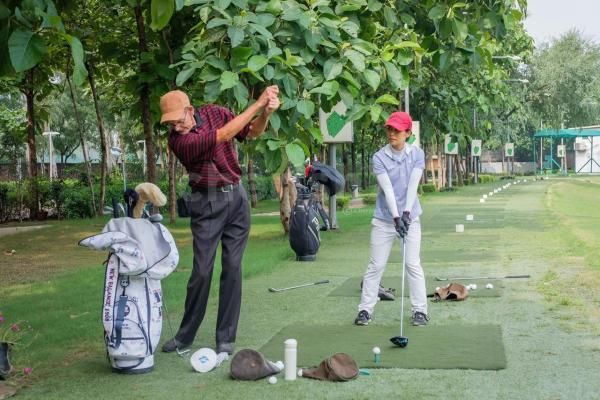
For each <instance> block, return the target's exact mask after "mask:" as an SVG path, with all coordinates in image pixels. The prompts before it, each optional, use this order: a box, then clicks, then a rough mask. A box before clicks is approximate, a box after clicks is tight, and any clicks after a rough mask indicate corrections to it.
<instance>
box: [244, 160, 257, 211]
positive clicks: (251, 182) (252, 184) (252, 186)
mask: <svg viewBox="0 0 600 400" xmlns="http://www.w3.org/2000/svg"><path fill="white" fill-rule="evenodd" d="M247 170H248V171H247V172H246V173H247V174H248V189H249V190H250V206H251V207H252V208H256V206H257V205H258V195H257V193H256V177H255V176H254V160H253V159H252V157H250V154H248V164H247Z"/></svg>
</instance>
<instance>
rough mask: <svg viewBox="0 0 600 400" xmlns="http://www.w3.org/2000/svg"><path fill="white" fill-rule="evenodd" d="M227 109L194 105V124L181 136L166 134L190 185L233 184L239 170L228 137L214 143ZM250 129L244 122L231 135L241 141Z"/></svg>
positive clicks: (228, 114) (230, 114)
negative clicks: (240, 127)
mask: <svg viewBox="0 0 600 400" xmlns="http://www.w3.org/2000/svg"><path fill="white" fill-rule="evenodd" d="M234 117H235V114H233V112H231V110H229V109H227V108H225V107H221V106H217V105H214V104H209V105H205V106H202V107H198V108H197V109H196V112H195V113H194V118H195V119H196V126H195V127H193V128H192V130H191V131H190V132H189V133H188V134H185V135H180V134H178V133H177V132H175V131H171V132H170V133H169V146H170V147H171V149H172V150H173V153H175V156H177V158H178V159H179V161H181V163H182V164H183V165H184V166H185V168H186V169H187V171H188V174H189V177H190V186H191V187H192V188H201V189H205V188H209V187H218V186H224V185H229V184H236V183H238V182H239V181H240V177H241V176H242V169H241V168H240V164H239V162H238V158H237V152H236V149H235V146H234V145H233V141H232V140H228V141H226V142H223V143H218V144H217V129H219V128H222V127H223V126H224V125H225V124H227V123H228V122H229V121H231V120H232V119H233V118H234ZM249 130H250V124H248V125H246V126H245V127H244V129H242V130H241V131H240V132H239V133H238V134H237V135H236V136H235V138H236V139H237V140H239V141H243V140H244V139H245V138H246V136H247V135H248V132H249Z"/></svg>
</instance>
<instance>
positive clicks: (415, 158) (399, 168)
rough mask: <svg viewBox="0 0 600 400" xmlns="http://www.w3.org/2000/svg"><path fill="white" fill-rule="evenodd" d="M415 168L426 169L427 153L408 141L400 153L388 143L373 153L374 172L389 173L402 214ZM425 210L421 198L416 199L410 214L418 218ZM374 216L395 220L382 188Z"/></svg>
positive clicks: (378, 173)
mask: <svg viewBox="0 0 600 400" xmlns="http://www.w3.org/2000/svg"><path fill="white" fill-rule="evenodd" d="M414 168H421V169H425V153H424V152H423V150H422V149H421V148H420V147H417V146H415V145H410V144H408V143H406V144H405V145H404V149H402V152H401V153H400V155H398V154H394V153H393V152H392V146H391V145H390V144H387V145H386V146H384V147H382V148H381V149H379V151H377V153H375V154H374V155H373V173H374V174H375V175H380V174H384V173H385V174H388V176H389V177H390V181H391V182H392V187H393V188H394V195H395V196H396V206H397V207H398V211H399V212H400V214H402V211H403V210H404V208H405V206H406V192H407V189H408V180H409V178H410V174H411V172H412V170H413V169H414ZM422 212H423V210H422V209H421V204H420V203H419V198H418V197H417V198H416V199H415V203H414V204H413V207H412V210H410V216H411V218H412V219H415V218H417V217H418V216H419V215H421V213H422ZM373 217H375V218H377V219H381V220H384V221H389V222H393V221H394V219H393V217H392V213H391V212H390V210H389V209H388V206H387V203H386V201H385V194H384V193H383V191H382V190H381V189H380V190H379V192H378V193H377V201H376V202H375V214H373Z"/></svg>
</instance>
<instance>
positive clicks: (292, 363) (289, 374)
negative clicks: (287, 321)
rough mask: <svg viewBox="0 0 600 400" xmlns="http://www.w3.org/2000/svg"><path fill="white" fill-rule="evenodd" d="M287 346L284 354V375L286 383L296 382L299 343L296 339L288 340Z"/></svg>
mask: <svg viewBox="0 0 600 400" xmlns="http://www.w3.org/2000/svg"><path fill="white" fill-rule="evenodd" d="M284 344H285V352H284V361H283V363H284V365H285V367H284V374H285V380H286V381H294V380H296V376H297V373H296V359H297V358H296V357H297V353H296V352H297V348H298V342H297V341H296V339H288V340H286V341H285V342H284Z"/></svg>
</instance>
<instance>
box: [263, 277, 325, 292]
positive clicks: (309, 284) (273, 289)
mask: <svg viewBox="0 0 600 400" xmlns="http://www.w3.org/2000/svg"><path fill="white" fill-rule="evenodd" d="M324 283H329V279H325V280H322V281H318V282H313V283H305V284H303V285H297V286H290V287H287V288H281V289H276V288H269V292H283V291H286V290H292V289H298V288H302V287H306V286H314V285H322V284H324Z"/></svg>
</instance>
